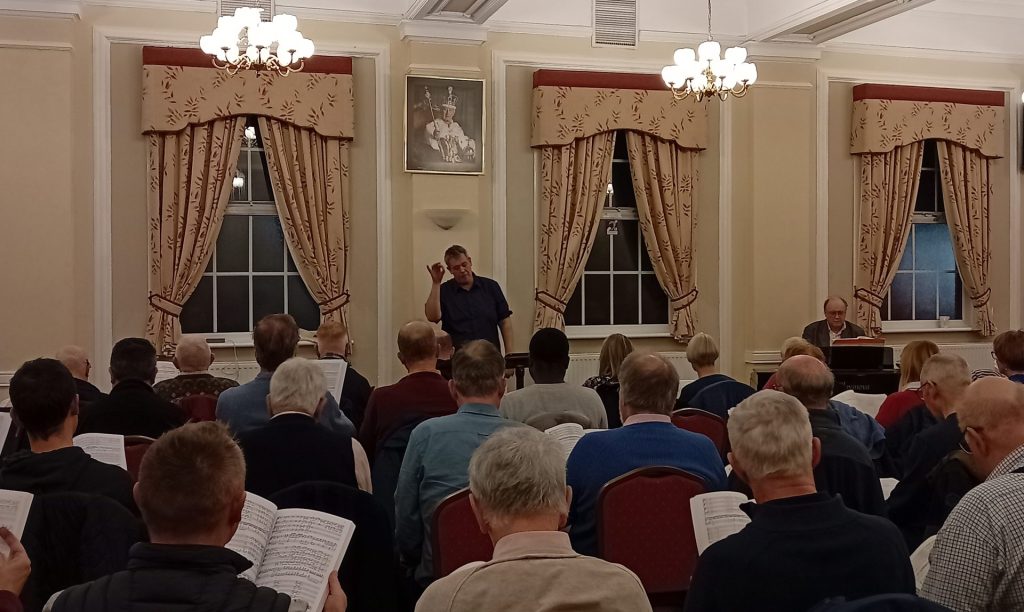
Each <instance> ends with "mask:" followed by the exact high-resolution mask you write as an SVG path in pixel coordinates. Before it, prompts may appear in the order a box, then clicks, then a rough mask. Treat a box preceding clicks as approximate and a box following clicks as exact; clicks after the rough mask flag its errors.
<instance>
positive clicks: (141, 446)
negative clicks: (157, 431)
mask: <svg viewBox="0 0 1024 612" xmlns="http://www.w3.org/2000/svg"><path fill="white" fill-rule="evenodd" d="M154 442H156V440H154V439H153V438H150V437H149V436H125V437H124V458H125V460H126V461H127V463H128V473H129V474H131V475H132V482H137V481H138V480H139V466H141V465H142V458H143V457H144V456H145V455H146V451H148V450H149V447H150V446H152V445H153V443H154Z"/></svg>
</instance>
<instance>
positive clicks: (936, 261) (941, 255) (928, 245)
mask: <svg viewBox="0 0 1024 612" xmlns="http://www.w3.org/2000/svg"><path fill="white" fill-rule="evenodd" d="M914 232H915V233H916V234H917V241H916V244H915V245H914V250H915V252H916V257H917V260H916V261H915V262H914V263H915V266H916V268H917V269H918V270H941V271H944V272H945V271H952V270H956V259H955V258H954V257H953V243H952V241H951V240H950V237H949V227H948V226H947V225H946V224H945V223H915V224H914Z"/></svg>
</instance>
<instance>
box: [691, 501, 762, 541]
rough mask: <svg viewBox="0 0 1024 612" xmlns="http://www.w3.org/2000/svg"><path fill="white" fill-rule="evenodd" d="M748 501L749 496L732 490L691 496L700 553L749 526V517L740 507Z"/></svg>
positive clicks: (694, 526) (694, 528)
mask: <svg viewBox="0 0 1024 612" xmlns="http://www.w3.org/2000/svg"><path fill="white" fill-rule="evenodd" d="M749 501H751V500H749V499H747V496H746V495H744V494H742V493H736V492H733V491H715V492H714V493H701V494H700V495H694V496H693V497H691V498H690V514H691V516H692V518H693V534H694V536H695V537H696V540H697V554H698V555H699V554H701V553H703V552H704V550H705V549H706V548H707V547H708V546H711V545H712V544H714V543H715V542H717V541H719V540H724V539H725V538H727V537H729V536H731V535H732V534H734V533H739V532H740V531H741V530H742V529H743V528H744V527H746V526H747V523H749V522H750V517H749V516H747V513H746V512H744V511H743V510H741V509H740V505H741V504H745V503H747V502H749Z"/></svg>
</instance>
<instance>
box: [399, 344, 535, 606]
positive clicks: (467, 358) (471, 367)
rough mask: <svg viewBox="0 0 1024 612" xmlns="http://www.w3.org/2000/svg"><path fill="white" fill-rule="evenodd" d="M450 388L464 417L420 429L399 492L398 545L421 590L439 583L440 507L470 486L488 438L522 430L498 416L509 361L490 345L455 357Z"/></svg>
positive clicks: (452, 416) (471, 347)
mask: <svg viewBox="0 0 1024 612" xmlns="http://www.w3.org/2000/svg"><path fill="white" fill-rule="evenodd" d="M448 388H449V389H450V390H451V392H452V395H453V396H454V397H455V403H457V404H458V405H459V410H458V412H456V413H455V414H450V415H447V416H442V417H437V418H433V419H427V420H426V421H423V422H422V423H420V424H419V425H417V426H416V429H414V430H413V431H412V434H411V435H410V436H409V445H408V447H407V449H406V452H405V457H404V458H403V460H402V469H401V471H400V472H399V474H398V485H397V487H396V489H395V519H396V529H395V542H396V544H397V546H398V552H399V553H400V554H401V556H402V561H403V563H404V564H405V565H406V566H409V567H412V568H414V573H413V577H414V579H415V581H416V583H417V584H418V585H420V586H421V587H426V586H427V585H428V584H430V582H431V581H432V580H433V569H434V567H433V556H432V553H431V548H430V528H431V519H432V517H433V515H434V509H435V508H436V507H437V504H438V503H440V502H441V500H442V499H444V498H445V497H447V496H448V495H450V494H452V493H454V492H456V491H458V490H459V489H462V488H464V487H465V486H466V485H467V484H468V483H469V460H470V457H472V456H473V452H474V451H475V450H476V449H477V447H478V446H480V444H481V443H483V441H484V440H486V439H487V437H488V436H490V435H491V434H492V433H494V432H496V431H498V430H499V429H501V428H503V427H509V426H517V425H519V424H518V423H513V422H512V421H508V420H506V419H503V418H502V417H501V414H499V413H498V404H499V403H500V402H501V398H502V396H503V395H504V394H505V359H504V358H503V357H502V356H501V353H499V352H498V349H497V348H496V347H495V346H494V345H493V344H491V343H490V342H488V341H486V340H473V341H471V342H468V343H467V344H466V345H464V346H463V347H462V348H460V349H459V351H458V352H457V353H455V357H454V358H453V359H452V380H450V381H449V382H448ZM523 427H525V426H523Z"/></svg>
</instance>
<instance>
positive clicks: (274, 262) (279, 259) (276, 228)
mask: <svg viewBox="0 0 1024 612" xmlns="http://www.w3.org/2000/svg"><path fill="white" fill-rule="evenodd" d="M283 269H284V233H283V232H282V231H281V221H280V220H279V219H278V218H277V216H272V215H254V216H253V218H252V271H253V272H281V271H282V270H283ZM282 287H283V286H282ZM282 291H284V289H283V288H282ZM277 312H280V311H277Z"/></svg>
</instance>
